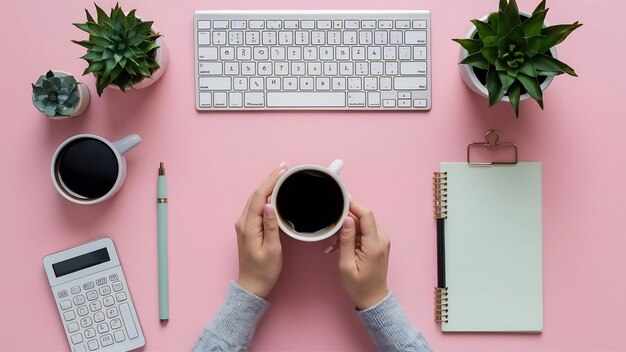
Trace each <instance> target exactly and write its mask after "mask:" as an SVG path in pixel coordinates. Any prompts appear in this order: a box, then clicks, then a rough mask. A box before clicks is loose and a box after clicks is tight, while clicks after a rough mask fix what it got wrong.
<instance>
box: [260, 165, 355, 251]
mask: <svg viewBox="0 0 626 352" xmlns="http://www.w3.org/2000/svg"><path fill="white" fill-rule="evenodd" d="M343 164H344V163H343V160H339V159H337V160H335V161H333V162H332V163H331V164H330V166H328V167H323V166H320V165H313V164H304V165H298V166H296V167H293V168H291V169H289V170H287V172H285V173H284V174H283V175H282V176H281V177H280V178H279V179H278V182H276V185H275V186H274V190H273V191H272V198H271V203H272V207H273V208H274V212H275V213H276V219H277V220H278V226H279V227H280V229H281V230H282V231H283V232H284V233H285V234H286V235H288V236H290V237H293V238H295V239H297V240H300V241H304V242H316V241H322V240H325V239H327V238H328V237H330V236H332V235H334V234H335V233H336V232H337V231H339V229H340V228H341V226H342V225H343V221H344V220H345V219H346V217H347V216H348V210H349V208H350V195H349V193H348V189H347V188H346V186H345V185H344V183H343V181H341V179H340V178H339V172H340V171H341V168H342V167H343ZM305 170H313V171H318V172H321V173H324V174H326V175H328V176H329V177H331V178H332V179H333V180H335V182H336V183H337V185H338V186H339V188H341V193H342V195H343V211H342V213H341V217H340V218H339V219H337V222H336V223H335V225H334V226H332V227H329V228H326V229H324V230H321V231H317V232H315V233H302V232H298V231H295V230H294V229H293V227H291V225H289V224H287V223H286V222H285V221H283V219H282V218H281V217H280V214H279V212H278V208H277V203H276V197H277V195H278V191H279V190H280V187H281V186H282V184H283V183H284V182H285V180H286V179H287V178H289V176H291V175H293V174H295V173H296V172H300V171H305Z"/></svg>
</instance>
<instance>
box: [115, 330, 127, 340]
mask: <svg viewBox="0 0 626 352" xmlns="http://www.w3.org/2000/svg"><path fill="white" fill-rule="evenodd" d="M113 337H114V338H115V342H122V341H124V340H126V335H124V331H122V330H118V331H116V332H114V333H113Z"/></svg>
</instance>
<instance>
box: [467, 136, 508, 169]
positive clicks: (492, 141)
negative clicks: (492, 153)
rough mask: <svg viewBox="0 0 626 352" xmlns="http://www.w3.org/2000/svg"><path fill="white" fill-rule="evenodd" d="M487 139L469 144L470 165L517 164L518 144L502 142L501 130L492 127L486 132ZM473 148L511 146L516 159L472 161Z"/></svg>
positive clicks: (468, 156)
mask: <svg viewBox="0 0 626 352" xmlns="http://www.w3.org/2000/svg"><path fill="white" fill-rule="evenodd" d="M485 140H486V141H487V142H477V143H470V144H469V145H468V146H467V163H468V164H470V165H483V166H484V165H505V164H517V145H516V144H515V143H510V142H500V141H499V140H500V132H498V131H497V130H494V129H491V130H489V131H487V133H485ZM472 148H489V149H494V148H511V149H513V152H514V155H515V157H514V159H513V160H509V161H490V162H472V160H471V150H472Z"/></svg>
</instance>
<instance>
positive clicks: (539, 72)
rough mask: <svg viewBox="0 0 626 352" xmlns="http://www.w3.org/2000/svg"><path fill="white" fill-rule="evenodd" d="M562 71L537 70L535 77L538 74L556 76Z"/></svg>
mask: <svg viewBox="0 0 626 352" xmlns="http://www.w3.org/2000/svg"><path fill="white" fill-rule="evenodd" d="M562 74H563V72H556V71H537V77H539V76H545V77H549V76H558V75H562Z"/></svg>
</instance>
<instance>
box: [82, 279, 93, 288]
mask: <svg viewBox="0 0 626 352" xmlns="http://www.w3.org/2000/svg"><path fill="white" fill-rule="evenodd" d="M93 287H94V285H93V281H89V282H85V283H84V284H83V288H84V289H85V290H89V289H92V288H93Z"/></svg>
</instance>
